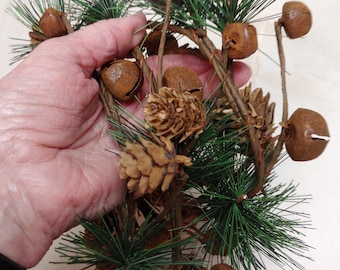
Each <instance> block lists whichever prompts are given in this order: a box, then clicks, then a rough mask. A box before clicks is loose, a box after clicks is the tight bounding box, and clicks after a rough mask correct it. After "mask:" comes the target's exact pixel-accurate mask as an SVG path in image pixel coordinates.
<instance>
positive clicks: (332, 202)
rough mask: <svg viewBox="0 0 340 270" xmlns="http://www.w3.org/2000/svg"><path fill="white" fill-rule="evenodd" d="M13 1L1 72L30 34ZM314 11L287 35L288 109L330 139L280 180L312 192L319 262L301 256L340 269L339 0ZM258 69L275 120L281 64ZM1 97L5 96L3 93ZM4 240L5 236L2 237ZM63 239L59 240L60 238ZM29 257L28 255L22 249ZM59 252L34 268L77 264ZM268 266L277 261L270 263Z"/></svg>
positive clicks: (4, 22)
mask: <svg viewBox="0 0 340 270" xmlns="http://www.w3.org/2000/svg"><path fill="white" fill-rule="evenodd" d="M9 2H10V1H3V0H2V1H1V2H0V11H1V17H0V44H1V50H0V55H1V58H0V59H1V64H0V77H2V76H4V75H5V74H6V73H7V72H9V71H10V70H11V69H13V68H14V66H9V59H10V57H11V55H10V54H9V50H10V49H9V45H10V44H12V43H13V41H11V40H10V39H9V37H21V38H27V29H26V28H24V27H23V26H22V25H20V24H19V23H17V22H16V21H15V20H14V19H13V18H11V17H10V16H9V15H8V14H6V13H4V9H5V8H6V7H7V6H8V3H9ZM283 3H284V1H280V0H277V1H276V3H275V4H273V5H272V6H271V7H270V9H269V10H268V11H266V15H271V14H277V13H279V12H280V11H281V6H282V4H283ZM305 3H307V4H308V6H309V8H310V9H311V10H312V13H313V28H312V31H311V32H310V33H309V34H308V35H307V36H306V37H304V38H302V39H298V40H289V39H288V38H286V39H285V40H284V47H285V52H286V60H287V70H288V72H289V73H290V74H291V75H290V76H288V78H287V80H288V91H289V108H290V109H289V110H290V113H292V112H293V111H294V110H295V109H296V108H298V107H304V108H309V109H313V110H316V111H318V112H319V113H321V114H322V115H323V116H324V117H325V118H326V120H327V122H328V126H329V129H330V133H331V142H330V143H329V144H328V146H327V148H326V150H325V152H324V153H323V155H322V156H321V157H319V158H318V159H316V160H313V161H310V162H303V163H296V162H292V161H290V160H287V161H285V162H284V163H283V164H282V165H280V166H279V167H278V168H277V169H276V172H277V174H278V178H277V179H276V181H281V182H290V181H291V180H294V182H295V183H299V184H300V186H299V189H298V191H299V193H300V194H311V195H312V196H313V199H312V201H311V202H310V203H309V204H307V205H303V208H301V210H302V211H304V212H307V213H309V214H310V215H311V219H312V226H313V227H314V228H315V229H314V230H308V231H304V233H305V234H306V237H305V238H304V240H305V241H306V242H307V243H308V244H310V245H311V246H313V247H314V249H312V250H310V252H309V253H308V254H306V255H308V256H311V257H312V258H313V260H314V261H308V260H301V263H302V264H303V265H304V266H305V268H306V269H307V270H319V269H328V270H336V269H340V268H339V267H340V266H339V265H340V231H339V227H340V199H339V194H340V172H339V167H338V166H340V164H339V157H338V156H337V155H339V154H340V153H339V150H340V143H339V140H340V134H339V133H340V120H339V118H340V109H339V105H340V63H339V62H340V50H339V46H340V45H339V44H340V30H339V19H338V18H339V13H340V1H338V0H323V1H319V0H308V1H307V0H306V1H305ZM255 26H256V27H258V33H259V34H260V35H261V36H260V49H261V51H263V52H265V54H267V55H270V56H271V57H272V58H273V59H275V61H278V57H277V50H276V41H275V37H274V36H273V21H267V22H265V23H264V24H263V23H262V24H261V25H255ZM249 63H251V65H252V69H253V74H254V76H253V78H252V84H253V86H256V87H262V88H263V89H264V92H268V91H269V92H270V93H271V97H272V100H273V101H275V102H276V103H277V108H278V109H277V112H276V113H277V116H276V122H279V121H280V115H281V114H280V109H279V108H280V107H281V106H280V105H281V92H280V91H281V90H280V89H281V86H280V76H279V72H280V71H279V68H278V66H277V65H276V64H274V62H273V61H271V60H269V58H267V57H266V56H265V55H264V54H263V53H257V54H256V55H255V56H253V57H252V59H251V60H250V62H249ZM0 98H1V97H0ZM0 241H1V240H0ZM58 242H59V240H56V243H58ZM23 256H25V254H23ZM52 260H53V261H56V260H58V257H57V256H56V255H55V253H54V251H53V249H51V250H50V252H48V254H47V255H46V256H45V258H44V259H43V260H42V261H41V263H40V264H39V265H37V266H36V267H35V268H34V269H35V270H46V269H51V270H54V269H55V270H58V269H64V270H66V269H75V267H74V266H65V265H59V266H55V265H51V264H49V263H48V262H49V261H52ZM267 265H268V269H271V270H277V269H279V268H278V267H277V266H275V265H274V266H273V265H271V264H270V263H268V264H267Z"/></svg>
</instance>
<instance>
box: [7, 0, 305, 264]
mask: <svg viewBox="0 0 340 270" xmlns="http://www.w3.org/2000/svg"><path fill="white" fill-rule="evenodd" d="M273 2H274V0H260V1H259V0H247V1H239V0H231V1H213V0H173V1H171V0H166V1H165V0H160V1H159V0H151V1H137V2H136V1H129V0H93V1H90V0H73V1H70V2H69V3H68V5H64V1H61V0H59V1H52V0H49V1H47V0H46V1H43V0H36V2H34V1H30V2H29V3H30V5H28V6H25V5H24V4H23V3H22V2H21V1H16V4H17V8H15V9H14V10H15V14H19V15H16V16H17V19H19V20H21V21H22V23H24V24H26V25H27V26H28V27H29V29H30V30H33V31H36V32H35V34H37V33H38V34H39V33H40V34H42V35H43V33H41V32H40V28H39V20H40V17H41V15H42V14H43V12H44V11H45V9H46V8H47V7H48V5H50V4H51V5H52V4H53V5H54V7H55V8H56V9H58V10H59V11H60V12H66V13H67V14H68V15H69V17H68V18H69V21H70V25H69V27H68V28H69V29H71V31H72V30H73V29H75V31H77V30H78V29H80V28H81V27H83V26H86V25H88V24H91V23H93V22H95V21H98V20H101V19H107V18H117V17H122V16H125V15H126V14H128V13H129V12H130V11H131V10H133V12H135V11H136V8H137V9H141V10H143V11H145V12H150V10H151V11H152V13H151V14H150V15H151V16H152V19H155V20H156V21H150V23H148V25H147V26H145V27H146V28H147V29H148V31H149V32H153V31H158V30H159V31H161V36H160V39H159V40H156V41H153V42H155V44H152V45H155V47H156V48H157V50H154V51H156V52H158V57H159V62H158V76H157V80H156V79H155V76H154V74H153V72H152V70H151V69H150V67H149V66H148V64H147V61H146V60H147V57H148V56H150V55H149V54H148V50H147V47H146V45H145V44H146V43H147V42H145V43H144V42H142V43H141V44H140V45H139V46H137V47H135V48H134V49H133V51H132V54H131V55H128V56H127V57H129V58H131V56H132V57H133V58H135V60H136V63H138V66H139V67H140V68H141V70H142V73H143V75H144V77H145V78H146V80H147V82H148V84H149V88H150V95H149V97H148V99H147V101H146V103H147V104H146V105H145V104H143V103H142V102H141V101H139V100H138V102H139V103H140V106H141V107H144V111H145V113H146V111H147V110H148V111H151V116H152V117H154V115H153V114H152V113H153V112H154V110H155V111H156V112H159V115H156V118H155V119H156V120H155V119H153V120H155V121H153V122H148V118H147V116H145V119H140V118H138V117H136V116H135V115H133V114H132V113H131V112H129V111H127V110H126V109H125V108H124V106H123V105H120V103H119V102H118V101H117V100H115V98H114V96H113V93H111V92H110V91H111V90H110V89H108V87H107V86H106V85H105V83H104V81H103V80H102V77H101V76H102V75H101V73H100V72H99V70H98V71H96V72H95V73H94V76H95V77H96V79H97V80H98V82H99V84H100V96H101V99H102V102H103V104H104V108H105V113H106V115H107V118H108V122H109V123H110V125H111V129H110V130H108V134H109V135H111V136H112V139H113V140H114V141H116V142H117V143H118V144H119V145H120V147H121V153H114V154H117V155H118V156H119V157H120V161H119V164H118V166H119V168H120V177H121V178H122V181H126V182H127V184H126V185H127V188H128V189H129V192H128V193H127V195H126V201H125V202H124V203H123V204H122V205H121V206H119V207H118V208H116V209H115V210H114V211H112V212H110V213H108V214H107V215H105V216H104V217H102V218H100V219H99V220H96V221H87V220H81V221H80V223H81V224H82V225H83V226H84V228H85V230H86V232H85V233H81V234H79V235H77V234H71V235H67V236H66V237H65V239H66V242H67V243H66V244H62V245H61V247H60V248H57V251H58V252H59V253H60V254H61V256H62V257H63V258H66V259H67V263H71V264H79V263H85V264H86V265H87V266H96V268H97V269H105V270H107V269H169V267H170V268H171V269H187V270H188V269H190V270H193V269H205V268H203V267H205V266H206V265H208V264H210V261H211V259H212V256H217V257H218V260H219V261H221V262H222V261H225V260H227V261H228V262H229V263H230V264H231V265H232V266H233V267H235V268H239V267H240V266H242V267H243V268H244V269H246V270H250V269H255V270H259V269H263V268H265V265H264V264H263V261H262V256H265V257H267V258H269V259H270V260H272V261H274V262H275V263H277V264H278V265H279V266H281V267H283V266H285V265H288V266H291V267H293V266H295V267H296V268H298V269H302V266H301V265H300V264H299V263H298V262H296V261H295V259H293V258H292V257H291V253H294V254H297V255H298V256H300V257H304V254H303V252H304V251H305V250H307V249H308V245H306V244H305V243H304V242H303V241H301V240H300V239H299V238H298V236H299V235H300V232H299V229H306V228H308V225H309V224H308V222H305V221H304V220H302V219H299V218H306V219H308V218H307V217H306V216H305V215H304V214H303V213H298V212H294V211H293V210H292V207H293V206H294V205H296V204H300V203H304V202H305V201H306V200H307V199H309V198H308V197H304V196H302V197H299V196H296V195H295V189H296V186H294V185H293V184H290V185H287V186H284V185H280V184H279V185H274V181H273V178H274V177H273V172H272V169H273V167H274V166H275V165H277V162H278V161H279V159H280V157H281V150H282V145H283V143H284V135H282V134H283V133H282V134H281V137H280V138H279V142H278V143H277V144H276V148H273V145H272V138H271V135H272V133H271V132H272V130H269V131H270V132H269V133H268V134H269V135H268V134H265V135H266V136H267V137H266V136H265V139H264V140H265V142H264V143H263V141H262V140H263V138H262V137H261V136H262V135H263V134H262V133H261V132H262V131H261V132H259V130H260V129H261V128H263V129H266V128H269V129H271V128H272V127H271V125H272V115H270V114H269V118H268V123H264V124H258V123H257V122H256V121H257V120H259V119H260V117H266V115H265V113H264V112H266V111H268V112H269V113H271V112H272V111H271V110H273V108H274V107H270V106H271V105H269V104H268V99H269V96H265V97H263V96H262V90H261V91H255V90H256V89H255V90H254V92H252V93H255V94H254V96H255V97H254V99H255V101H254V100H251V98H253V95H252V94H249V93H248V92H247V93H248V95H249V97H250V99H247V98H245V95H246V94H242V93H245V92H246V91H251V90H249V89H251V88H250V86H249V88H247V89H246V90H244V91H243V92H242V90H240V89H239V88H238V87H236V86H235V85H234V83H233V81H232V76H231V75H232V70H231V69H230V65H231V63H232V61H233V60H232V58H231V57H229V50H230V46H231V43H235V40H231V41H230V40H226V41H225V40H223V42H222V43H223V45H222V48H216V47H215V45H214V43H213V42H212V40H210V39H209V37H208V34H207V31H208V30H213V31H216V32H218V33H219V34H223V33H222V32H223V31H224V28H225V26H226V25H229V24H232V23H235V22H242V23H249V22H250V21H252V20H253V19H254V17H255V16H257V15H258V14H259V13H260V12H261V11H263V10H264V9H265V8H266V7H268V6H269V5H270V4H272V3H273ZM146 9H148V10H146ZM63 18H64V17H63ZM159 18H160V19H159ZM276 27H279V26H276ZM279 30H280V31H281V29H279ZM71 31H70V30H68V33H70V32H71ZM276 31H278V28H277V29H276ZM173 34H179V35H180V36H186V37H188V38H189V39H190V40H191V41H192V42H193V43H194V45H196V46H197V49H198V50H199V51H200V54H199V55H200V56H201V57H202V56H203V57H204V58H205V59H206V60H208V61H209V62H210V63H211V64H212V66H213V68H214V70H215V73H216V75H217V77H218V78H219V80H220V85H219V87H218V88H217V89H216V92H218V94H219V95H217V97H216V99H214V100H213V101H211V100H201V99H199V98H198V97H197V96H195V97H193V96H194V93H195V92H197V91H199V90H202V89H200V87H198V88H199V89H188V90H187V92H185V91H184V90H183V89H182V88H181V86H182V84H181V83H177V84H178V85H179V86H180V87H179V88H180V89H177V88H171V87H169V89H163V88H164V87H163V81H162V74H163V70H162V68H163V65H162V61H163V55H164V54H165V53H166V52H165V47H166V45H167V42H169V41H170V40H169V39H167V37H168V36H169V35H170V36H171V37H172V38H173V39H176V38H174V37H175V35H173ZM176 36H177V35H176ZM277 37H278V40H280V39H281V32H277ZM39 38H40V37H39ZM147 39H148V36H146V38H145V40H147ZM173 39H172V41H173ZM44 40H45V37H44V38H42V39H41V40H40V39H39V42H38V43H40V42H43V41H44ZM148 41H149V40H148ZM176 41H177V40H176ZM38 43H37V44H35V45H38ZM281 45H282V44H281V43H279V54H280V60H281V68H282V70H281V73H282V72H283V73H284V72H285V65H284V62H283V61H282V59H283V60H284V58H283V50H282V48H281V47H280V46H281ZM30 46H33V44H30ZM172 46H173V44H172ZM176 46H177V45H176ZM176 46H174V47H172V49H175V50H172V52H174V51H175V52H180V51H181V50H180V49H181V48H179V47H176ZM22 48H25V49H26V51H25V50H23V52H25V54H26V53H28V52H27V48H28V49H30V48H31V47H27V46H26V47H22ZM219 49H222V56H221V54H220V53H219ZM184 51H185V52H189V51H190V50H188V49H187V47H185V48H184ZM19 58H20V55H19V56H18V57H17V58H16V59H19ZM282 78H283V96H284V108H283V111H284V113H283V118H282V119H283V122H286V120H287V112H288V109H287V97H286V89H285V88H286V87H285V77H284V76H282ZM165 88H166V86H165ZM128 90H129V89H128ZM161 90H162V91H161ZM193 90H194V91H193ZM161 93H165V94H164V95H161ZM259 93H260V94H259ZM150 96H151V97H152V98H153V99H152V98H150ZM185 97H186V98H187V99H186V98H185ZM188 97H190V98H188ZM148 102H150V104H148ZM252 102H254V103H252ZM257 106H258V107H259V108H257ZM198 109H199V110H198ZM198 111H199V113H198V114H197V115H200V116H202V118H203V119H204V120H203V121H201V122H198V123H199V127H200V128H199V129H197V132H196V130H195V129H194V128H195V127H194V126H190V125H184V124H183V123H185V122H190V121H189V120H190V119H195V115H194V114H196V113H197V112H198ZM201 112H203V114H200V113H201ZM257 114H259V115H257ZM203 116H204V117H203ZM162 117H163V118H162ZM164 117H165V119H167V120H168V121H167V122H166V121H165V122H164V121H163V120H164ZM167 117H168V118H167ZM190 117H191V118H190ZM174 119H177V120H176V121H174ZM178 119H179V120H178ZM206 119H207V120H206ZM255 120H256V121H255ZM157 121H158V122H157ZM171 121H173V123H176V126H168V123H172V122H171ZM151 123H152V124H151ZM182 124H183V125H182ZM177 125H178V126H179V127H180V128H178V126H177ZM200 125H202V126H200ZM164 127H167V128H168V129H169V130H174V133H171V132H169V134H170V135H168V132H167V130H165V131H164ZM158 128H160V129H158ZM181 128H183V130H184V129H185V128H188V130H184V131H183V130H181ZM178 130H179V131H178ZM180 132H184V135H183V134H180ZM263 132H266V130H264V131H263ZM167 136H169V137H167ZM123 157H125V159H124V158H123ZM146 160H148V162H149V163H147V162H146ZM146 164H147V166H146ZM162 181H164V182H166V183H167V184H166V185H164V186H163V185H162ZM145 183H146V184H145ZM155 183H156V184H155ZM145 187H146V188H145ZM142 188H143V192H141V190H142ZM135 191H137V192H138V191H139V192H141V193H142V195H141V197H140V198H139V199H136V200H135V199H134V198H133V193H134V192H135ZM261 191H263V192H262V193H261ZM155 236H156V237H155ZM151 243H152V244H151ZM72 253H73V254H72ZM172 254H173V255H172ZM87 266H86V267H87ZM86 267H85V268H86Z"/></svg>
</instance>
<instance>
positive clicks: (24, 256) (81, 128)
mask: <svg viewBox="0 0 340 270" xmlns="http://www.w3.org/2000/svg"><path fill="white" fill-rule="evenodd" d="M145 23H146V21H145V18H144V16H143V15H141V14H137V15H135V16H132V17H129V18H124V19H117V20H108V21H102V22H99V23H96V24H93V25H91V26H89V27H86V28H85V29H83V30H79V31H77V32H75V33H73V34H70V35H67V36H64V37H60V38H54V39H51V40H48V41H45V42H43V43H42V44H41V45H39V46H38V47H37V48H36V49H35V50H34V51H33V52H32V53H31V54H30V55H29V56H28V57H27V58H26V59H25V60H24V61H23V62H22V63H21V64H20V65H19V66H18V67H17V68H15V69H14V70H13V71H12V72H11V73H9V74H8V75H7V76H6V77H4V78H3V79H2V80H1V81H0V97H1V98H0V172H1V182H0V227H1V230H0V239H1V241H0V253H2V254H4V255H5V256H7V257H9V258H10V259H12V260H13V261H15V262H17V263H19V264H20V265H22V266H24V267H32V266H34V265H35V264H37V263H38V262H39V260H40V259H41V258H42V256H43V255H44V254H45V253H46V251H47V250H48V248H49V247H50V245H51V244H52V241H53V240H54V239H55V238H57V237H59V236H60V234H61V233H63V232H64V231H65V230H67V229H69V228H70V227H72V226H73V225H74V221H75V219H76V218H77V217H84V218H95V217H96V216H98V214H99V213H103V212H104V211H109V210H111V209H112V207H113V206H114V205H117V204H118V203H119V202H120V201H121V200H122V199H123V197H124V194H125V193H124V188H123V185H122V182H121V181H120V179H119V177H118V169H117V157H116V156H115V155H113V154H110V153H109V152H107V151H106V149H114V148H115V147H116V145H115V143H114V142H113V140H112V139H111V138H109V137H108V136H107V134H106V133H105V127H107V123H106V122H105V119H104V114H103V107H102V104H101V103H100V101H99V99H98V91H99V86H98V83H97V82H96V80H95V79H93V78H92V76H91V75H92V73H93V71H94V70H95V69H96V68H97V67H100V66H101V65H102V64H104V63H105V62H107V61H109V60H111V59H113V58H114V57H117V56H124V55H125V54H126V53H127V52H128V51H129V50H130V49H131V48H133V47H134V46H136V45H137V44H138V43H139V42H140V41H141V39H142V37H143V35H144V32H143V31H141V32H137V33H135V34H134V32H135V31H136V30H137V29H139V28H140V27H141V26H143V25H144V24H145ZM170 59H171V60H170ZM149 63H150V66H151V67H152V68H153V69H155V63H156V62H155V61H154V60H153V58H150V60H149ZM169 65H187V66H192V67H194V70H195V71H196V72H197V73H199V74H200V76H201V78H202V80H206V78H207V76H211V74H212V73H211V72H212V70H211V66H210V65H209V64H208V63H207V62H206V61H203V60H202V59H197V58H196V57H194V56H180V57H166V58H165V63H164V68H166V66H169ZM237 68H239V69H240V70H239V71H238V72H236V74H238V75H237V76H236V77H235V81H237V83H238V84H243V83H244V82H245V81H246V80H247V79H248V78H249V70H248V69H247V68H245V67H244V66H238V67H237ZM146 88H147V86H146V85H144V91H142V92H141V93H145V91H146ZM128 109H129V110H131V111H132V112H133V113H135V114H140V113H141V110H142V108H141V106H140V105H139V106H137V102H135V103H130V104H129V105H128Z"/></svg>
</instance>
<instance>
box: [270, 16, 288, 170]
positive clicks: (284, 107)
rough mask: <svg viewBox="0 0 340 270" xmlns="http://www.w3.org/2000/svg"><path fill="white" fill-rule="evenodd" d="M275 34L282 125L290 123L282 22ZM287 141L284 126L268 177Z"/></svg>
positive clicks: (277, 24)
mask: <svg viewBox="0 0 340 270" xmlns="http://www.w3.org/2000/svg"><path fill="white" fill-rule="evenodd" d="M275 33H276V40H277V48H278V52H279V58H280V67H281V85H282V102H283V105H282V123H283V124H284V123H286V122H287V121H288V94H287V83H286V60H285V55H284V50H283V45H282V23H281V22H280V20H279V21H278V22H275ZM284 139H285V127H284V126H282V128H281V133H280V136H279V139H278V142H277V144H276V146H275V148H274V151H273V154H272V156H271V159H270V161H269V162H268V165H267V168H266V175H267V176H268V175H269V174H270V172H271V170H272V169H273V167H274V165H275V164H276V162H277V159H278V158H279V156H280V154H281V151H282V148H283V144H284Z"/></svg>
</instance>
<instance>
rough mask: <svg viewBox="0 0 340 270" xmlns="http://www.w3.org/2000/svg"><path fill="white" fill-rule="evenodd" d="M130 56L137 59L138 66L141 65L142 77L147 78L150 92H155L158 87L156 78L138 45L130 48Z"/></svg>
mask: <svg viewBox="0 0 340 270" xmlns="http://www.w3.org/2000/svg"><path fill="white" fill-rule="evenodd" d="M132 56H133V57H134V58H135V59H136V60H137V62H138V63H139V66H140V67H141V69H142V71H143V74H144V77H145V79H146V80H147V82H148V84H149V88H150V92H151V93H157V92H158V87H157V82H156V79H155V77H154V75H153V72H152V70H151V68H150V67H149V65H148V63H147V62H146V60H145V58H144V55H143V53H142V52H141V50H140V48H139V47H138V46H136V47H134V48H133V50H132Z"/></svg>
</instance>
